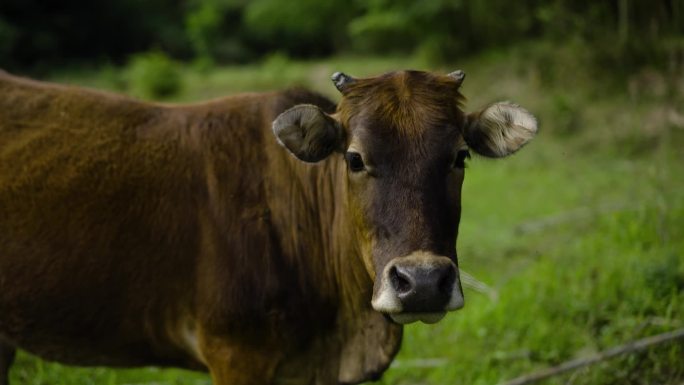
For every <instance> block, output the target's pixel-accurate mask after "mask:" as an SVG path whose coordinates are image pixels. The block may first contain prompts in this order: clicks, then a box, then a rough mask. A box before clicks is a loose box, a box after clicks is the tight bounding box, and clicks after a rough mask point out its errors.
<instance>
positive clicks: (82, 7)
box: [0, 0, 188, 69]
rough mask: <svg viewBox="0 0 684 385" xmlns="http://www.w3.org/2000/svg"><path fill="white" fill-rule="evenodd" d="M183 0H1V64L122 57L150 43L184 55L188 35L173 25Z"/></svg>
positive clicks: (42, 66)
mask: <svg viewBox="0 0 684 385" xmlns="http://www.w3.org/2000/svg"><path fill="white" fill-rule="evenodd" d="M182 2H183V0H147V1H136V0H116V1H115V0H102V1H90V0H62V1H49V0H3V1H1V2H0V20H4V27H0V31H2V32H0V34H1V35H0V38H2V42H1V43H0V47H2V51H0V54H3V55H2V56H0V66H1V67H9V68H25V67H33V68H38V69H48V68H51V67H53V66H54V65H64V64H66V63H69V62H74V61H80V60H88V61H106V60H111V61H114V62H122V61H123V60H124V59H125V56H126V55H127V54H129V53H132V52H138V51H143V50H147V49H150V48H151V47H153V46H157V47H160V48H161V49H164V50H167V51H170V52H173V53H174V54H175V55H178V56H184V55H185V56H187V53H188V45H187V40H186V39H185V34H184V31H183V29H182V27H181V28H179V27H178V26H179V25H181V26H182V16H183V7H182V6H181V5H182ZM7 31H11V32H9V33H8V32H7ZM8 36H9V38H8Z"/></svg>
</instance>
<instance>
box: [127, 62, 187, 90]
mask: <svg viewBox="0 0 684 385" xmlns="http://www.w3.org/2000/svg"><path fill="white" fill-rule="evenodd" d="M126 72H127V78H128V82H129V87H130V89H131V93H132V94H133V95H136V96H138V97H143V98H150V99H162V98H168V97H171V96H173V95H175V94H177V93H178V92H179V91H180V89H181V87H182V74H181V71H180V69H179V65H178V64H177V63H176V62H174V61H173V60H171V59H170V58H169V57H168V56H167V55H165V54H164V53H163V52H161V51H151V52H148V53H144V54H138V55H135V56H133V57H132V59H131V61H130V62H129V64H128V68H127V71H126Z"/></svg>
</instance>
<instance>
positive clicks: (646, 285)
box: [11, 47, 684, 385]
mask: <svg viewBox="0 0 684 385" xmlns="http://www.w3.org/2000/svg"><path fill="white" fill-rule="evenodd" d="M536 52H537V51H535V50H533V49H530V48H525V47H523V48H521V49H517V50H514V51H508V52H497V53H492V54H488V55H483V56H481V57H478V58H473V59H468V60H465V61H464V62H462V63H459V67H458V68H461V69H464V70H465V71H466V73H467V79H466V81H465V84H464V88H463V92H464V93H465V94H466V96H467V97H468V98H469V102H468V104H467V109H468V110H472V109H474V108H477V107H478V106H480V105H482V104H484V103H487V102H491V101H495V100H501V99H510V100H513V101H515V102H518V103H520V104H522V105H523V106H525V107H527V108H529V109H530V110H531V111H533V112H534V113H535V114H537V115H538V116H539V118H540V121H541V133H540V135H539V137H538V138H537V139H535V141H534V142H533V143H532V144H530V145H529V146H528V147H527V148H525V149H524V150H523V151H521V152H520V153H518V154H516V155H514V156H512V157H511V158H509V159H503V160H487V159H480V158H474V159H472V160H471V161H470V163H469V165H468V167H469V168H468V170H467V177H466V181H465V185H464V194H463V206H464V212H463V217H462V220H461V230H460V235H459V240H458V243H459V244H458V249H459V256H460V263H461V267H462V268H463V269H464V270H465V271H467V272H469V273H471V274H473V275H474V276H476V277H477V278H478V279H480V280H481V281H483V282H485V283H487V284H488V285H489V286H490V291H489V292H488V293H485V294H483V293H481V292H475V291H473V290H470V289H466V307H465V308H464V309H463V310H462V311H460V312H458V313H455V314H452V315H449V316H448V317H447V318H446V319H445V320H443V321H442V322H440V323H438V324H436V325H423V324H420V325H410V326H408V327H407V328H406V334H405V340H404V345H403V348H402V351H401V353H400V354H399V356H398V358H397V360H396V361H395V363H394V364H393V365H392V367H391V368H390V369H389V370H388V371H387V373H386V374H385V376H384V378H383V379H382V381H381V382H382V383H383V384H388V385H389V384H431V385H438V384H440V385H441V384H453V385H458V384H468V385H471V384H497V383H499V382H501V381H504V380H506V379H509V378H513V377H516V376H519V375H521V374H523V373H527V372H530V371H534V370H537V369H540V368H544V367H548V366H551V365H555V364H558V363H561V362H563V361H566V360H569V359H572V358H575V357H582V356H586V355H589V354H592V353H595V352H598V351H601V350H604V349H606V348H609V347H611V346H614V345H618V344H622V343H624V342H627V341H630V340H634V339H638V338H641V337H645V336H649V335H653V334H657V333H660V332H664V331H668V330H673V329H676V328H680V327H684V147H683V146H684V108H682V106H684V77H682V76H679V77H676V76H664V75H661V74H659V73H657V72H655V71H647V70H645V71H641V72H638V73H635V74H634V75H633V76H632V77H630V78H629V79H624V80H620V79H617V80H615V79H604V78H597V76H596V73H595V72H594V71H589V70H588V69H587V68H589V67H585V66H584V65H585V64H586V63H584V62H583V59H582V58H581V57H579V58H577V57H574V56H573V55H572V51H567V52H566V51H563V50H558V52H556V53H555V54H554V55H553V56H544V55H540V54H538V53H536ZM408 67H412V68H426V67H425V64H424V63H421V62H419V61H418V60H415V59H410V58H409V59H406V58H388V59H378V58H336V59H330V60H324V61H317V62H291V61H289V60H287V59H286V58H283V57H280V56H274V57H272V58H271V59H269V60H267V61H266V62H264V63H263V64H262V65H260V66H252V67H227V68H217V69H214V70H211V71H209V72H205V73H203V74H198V73H196V72H193V71H192V70H191V69H186V70H184V71H183V80H184V85H185V86H184V90H183V92H182V93H181V94H180V95H178V96H176V97H174V98H173V100H174V101H187V100H203V99H207V98H212V97H217V96H220V95H225V94H228V93H234V92H240V91H248V90H249V91H258V90H265V89H278V88H283V87H287V86H293V85H303V86H307V87H310V88H314V89H316V90H319V91H321V92H323V93H325V94H327V95H329V96H331V97H333V98H337V95H336V92H335V90H334V88H333V86H332V84H331V83H330V82H329V80H328V79H329V76H330V74H331V73H332V72H334V71H338V70H341V71H345V72H347V73H349V74H352V75H355V76H371V75H375V74H379V73H382V72H384V71H387V70H392V69H398V68H408ZM430 69H432V70H440V71H451V70H454V69H456V67H454V68H430ZM54 79H56V80H58V81H63V82H71V83H79V84H84V85H90V86H95V87H99V88H105V89H114V90H117V89H119V90H124V91H125V90H126V89H125V87H123V86H122V82H121V79H120V76H119V74H117V73H116V71H114V70H108V71H104V72H103V71H96V72H90V73H87V72H86V73H76V74H75V73H73V72H72V73H66V74H55V76H54ZM11 379H12V380H13V381H14V384H31V385H38V384H41V385H43V384H45V385H47V384H50V385H57V384H65V385H66V384H69V385H85V384H111V385H114V384H136V385H137V384H140V385H142V384H165V385H166V384H209V382H210V381H209V379H208V377H207V376H205V375H203V374H196V373H191V372H185V371H178V370H159V369H136V370H109V369H103V368H96V369H80V368H69V367H64V366H60V365H57V364H51V363H45V362H43V361H41V360H39V359H36V358H34V357H32V356H30V355H28V354H26V353H22V354H21V355H20V356H19V358H18V362H17V364H16V365H15V366H14V368H13V369H12V372H11ZM682 381H684V344H682V343H681V342H680V343H675V344H668V345H663V346H658V347H656V348H654V349H651V350H649V351H646V352H642V353H638V354H631V355H625V356H623V357H620V358H617V359H613V360H610V361H605V362H603V363H601V364H598V365H595V366H592V367H589V368H586V369H582V370H579V371H576V372H573V373H571V374H568V375H564V376H559V377H556V378H554V379H551V380H549V381H547V382H546V383H550V384H680V383H682Z"/></svg>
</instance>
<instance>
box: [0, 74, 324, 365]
mask: <svg viewBox="0 0 684 385" xmlns="http://www.w3.org/2000/svg"><path fill="white" fill-rule="evenodd" d="M302 101H304V102H307V101H308V102H311V103H315V102H317V101H319V100H317V99H316V97H314V96H313V95H311V94H306V93H290V94H270V95H243V96H236V97H231V98H227V99H224V100H219V101H215V102H209V103H204V104H197V105H188V106H176V107H173V106H162V105H155V104H149V103H143V102H139V101H135V100H131V99H128V98H124V97H119V96H116V95H110V94H105V93H99V92H94V91H87V90H83V89H80V88H72V87H62V86H54V85H45V84H42V83H38V82H32V81H26V80H20V79H16V78H13V77H10V76H7V75H1V74H0V339H4V340H6V341H7V342H9V343H10V344H12V345H17V346H20V347H24V348H26V349H28V350H31V351H33V352H35V353H38V354H40V355H42V356H44V357H47V358H51V359H56V360H59V361H63V362H73V363H77V364H110V365H112V364H113V365H117V364H120V365H135V364H169V365H177V366H188V367H196V366H198V365H199V363H198V361H197V360H195V359H194V358H193V357H192V354H190V355H188V352H191V351H192V350H193V346H192V345H193V344H195V343H196V341H195V340H193V338H191V337H189V336H190V335H191V333H192V331H193V328H194V327H195V322H196V318H197V311H198V310H197V308H198V307H200V306H199V304H198V303H197V302H198V301H205V299H206V298H207V297H212V295H213V296H214V297H216V295H215V292H216V291H217V290H218V288H217V286H216V285H215V284H214V283H213V281H212V279H211V277H207V275H208V274H209V273H208V272H211V271H216V270H217V269H218V270H221V268H220V266H216V265H215V264H216V263H219V262H220V261H219V259H220V258H221V257H224V258H225V257H226V256H225V255H219V254H220V251H222V250H225V249H226V248H228V247H232V246H233V245H231V244H230V243H231V242H233V243H235V242H238V241H239V242H242V243H243V245H242V246H243V247H251V246H254V247H256V251H257V252H259V247H261V248H263V249H264V250H262V251H263V252H265V253H266V255H267V254H268V253H272V252H273V250H274V246H273V245H272V244H271V243H270V242H271V241H272V239H270V237H271V235H272V234H270V232H271V230H270V229H269V228H268V224H267V223H264V222H263V221H262V220H261V219H263V216H264V211H263V210H264V206H263V200H262V198H263V178H264V177H265V175H264V170H263V167H264V166H265V163H264V162H265V158H264V155H263V153H262V152H261V151H260V148H261V145H262V144H263V142H264V141H266V140H273V139H272V137H269V136H268V135H270V121H271V120H272V118H273V117H274V116H275V115H277V113H278V112H279V111H280V110H283V109H285V108H287V107H289V106H291V105H294V104H296V103H301V102H302ZM320 102H322V103H325V102H324V101H323V100H321V101H320ZM326 107H327V108H328V109H329V108H330V106H326ZM227 133H230V134H228V135H227ZM238 229H239V230H238ZM221 231H238V232H237V233H235V234H232V235H231V236H222V234H221V233H220V232H221ZM217 248H219V249H217ZM238 262H239V261H237V262H236V263H238ZM223 268H226V267H225V266H224V267H223ZM228 268H230V266H228ZM227 273H230V274H234V273H235V272H232V271H229V272H227ZM205 278H207V279H205ZM200 281H201V283H198V282H200ZM228 289H230V288H228ZM233 289H234V288H233ZM235 293H238V294H239V293H240V291H237V292H235ZM215 301H216V303H209V304H202V305H208V306H209V307H207V306H202V307H203V308H211V306H214V305H216V306H221V302H222V301H230V299H226V298H215ZM212 311H214V310H212Z"/></svg>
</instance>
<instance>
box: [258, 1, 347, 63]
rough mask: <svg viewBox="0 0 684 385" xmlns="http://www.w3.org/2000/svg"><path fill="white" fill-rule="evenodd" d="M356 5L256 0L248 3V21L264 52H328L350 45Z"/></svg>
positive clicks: (261, 50) (317, 53) (330, 2)
mask: <svg viewBox="0 0 684 385" xmlns="http://www.w3.org/2000/svg"><path fill="white" fill-rule="evenodd" d="M356 8H357V7H356V6H354V4H353V3H350V2H348V1H346V0H295V1H288V2H287V3H284V2H282V1H280V0H254V1H252V2H250V3H249V5H248V6H247V9H246V15H245V24H246V28H247V30H248V31H249V32H250V34H251V36H252V37H253V44H255V48H257V49H258V50H259V51H260V52H268V51H283V52H286V53H288V54H290V55H292V56H300V57H302V56H304V57H310V56H320V55H328V54H332V53H333V52H336V51H338V50H339V49H341V48H344V47H345V46H346V44H347V39H346V30H345V26H346V25H347V23H348V22H349V20H351V18H352V17H353V16H354V15H355V14H356V13H357V10H356Z"/></svg>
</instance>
